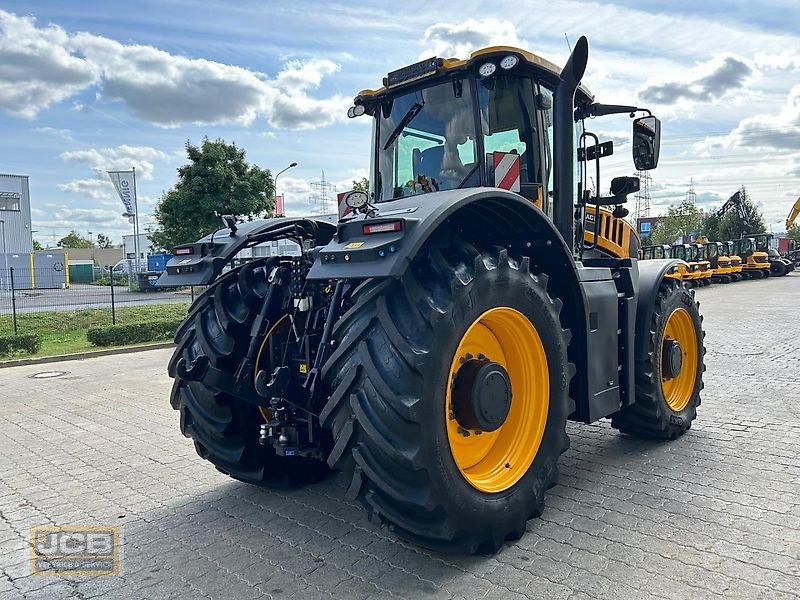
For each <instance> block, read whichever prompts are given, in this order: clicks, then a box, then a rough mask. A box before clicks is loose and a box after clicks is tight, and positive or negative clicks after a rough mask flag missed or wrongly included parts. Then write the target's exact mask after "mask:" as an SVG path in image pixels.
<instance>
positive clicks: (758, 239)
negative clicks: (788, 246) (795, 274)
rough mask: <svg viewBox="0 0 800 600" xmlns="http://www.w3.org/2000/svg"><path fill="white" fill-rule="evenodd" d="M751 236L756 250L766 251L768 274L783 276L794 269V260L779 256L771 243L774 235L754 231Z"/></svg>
mask: <svg viewBox="0 0 800 600" xmlns="http://www.w3.org/2000/svg"><path fill="white" fill-rule="evenodd" d="M751 237H752V238H753V240H754V241H755V243H756V250H758V251H759V252H766V253H767V261H769V272H770V276H772V277H783V276H784V275H786V274H788V273H791V272H792V271H794V261H793V260H791V259H789V258H787V257H785V256H781V254H780V252H778V250H777V249H776V248H775V247H774V246H773V245H772V240H773V239H774V236H773V235H772V234H771V233H755V234H753V235H751Z"/></svg>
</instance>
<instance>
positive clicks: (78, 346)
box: [0, 302, 189, 356]
mask: <svg viewBox="0 0 800 600" xmlns="http://www.w3.org/2000/svg"><path fill="white" fill-rule="evenodd" d="M188 308H189V304H188V303H187V302H181V303H175V304H144V305H138V306H122V307H119V306H118V307H117V309H116V322H117V324H118V325H123V324H124V325H127V324H133V323H149V322H152V321H174V320H180V319H183V318H184V317H185V316H186V311H187V310H188ZM106 325H111V309H110V308H84V309H80V310H68V311H47V312H37V313H24V314H18V315H17V326H18V330H19V333H36V334H38V335H39V337H40V338H41V342H42V345H41V348H40V350H39V352H37V353H36V356H58V355H60V354H73V353H75V352H84V351H87V350H96V349H97V347H96V346H93V345H92V344H91V343H90V342H89V340H87V339H86V331H87V330H88V329H89V328H91V327H101V326H106ZM13 332H14V330H13V323H12V318H11V315H6V314H3V315H0V335H11V334H12V333H13Z"/></svg>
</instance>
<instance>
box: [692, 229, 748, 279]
mask: <svg viewBox="0 0 800 600" xmlns="http://www.w3.org/2000/svg"><path fill="white" fill-rule="evenodd" d="M696 243H697V245H700V246H702V247H703V258H704V259H705V260H706V261H708V263H709V264H710V265H711V281H712V283H730V282H731V281H734V278H733V277H732V275H733V271H732V267H731V259H730V257H729V256H728V255H727V254H726V249H725V247H724V246H723V244H722V242H709V241H708V240H706V239H705V238H704V237H702V236H701V237H699V238H697V240H696ZM740 264H741V261H740Z"/></svg>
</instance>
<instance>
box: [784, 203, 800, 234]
mask: <svg viewBox="0 0 800 600" xmlns="http://www.w3.org/2000/svg"><path fill="white" fill-rule="evenodd" d="M797 217H800V196H798V198H797V200H795V201H794V204H793V205H792V208H791V209H789V216H788V217H786V231H789V228H790V227H791V226H792V225H794V222H795V221H797Z"/></svg>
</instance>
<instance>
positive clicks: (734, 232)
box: [703, 186, 767, 242]
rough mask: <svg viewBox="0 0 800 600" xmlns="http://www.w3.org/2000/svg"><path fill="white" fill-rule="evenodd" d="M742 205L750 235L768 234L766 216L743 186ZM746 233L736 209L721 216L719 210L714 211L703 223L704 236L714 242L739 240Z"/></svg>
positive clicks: (741, 190)
mask: <svg viewBox="0 0 800 600" xmlns="http://www.w3.org/2000/svg"><path fill="white" fill-rule="evenodd" d="M739 191H740V192H741V194H742V203H743V204H744V208H745V211H746V212H747V219H748V220H749V221H750V233H766V231H767V225H766V223H765V221H764V215H763V214H761V211H760V210H759V209H758V207H757V206H756V204H755V202H753V200H752V199H751V198H750V195H749V194H748V193H747V189H746V188H745V187H744V186H742V187H741V189H740V190H739ZM743 233H744V231H743V228H742V223H741V219H740V218H739V213H738V212H737V211H736V209H735V208H732V209H730V210H728V212H726V213H725V214H724V215H720V214H719V209H716V210H714V212H712V213H711V214H710V215H709V216H708V217H706V220H705V222H704V223H703V235H705V236H706V237H707V238H708V239H709V240H711V241H714V242H724V241H726V240H738V239H739V238H740V237H741V236H742V234H743Z"/></svg>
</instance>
